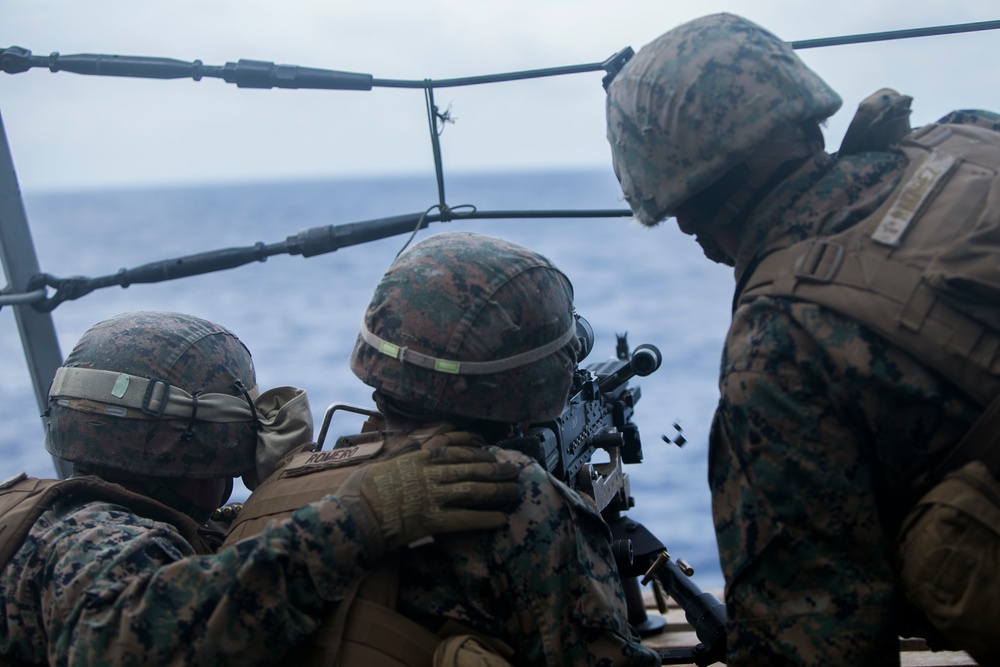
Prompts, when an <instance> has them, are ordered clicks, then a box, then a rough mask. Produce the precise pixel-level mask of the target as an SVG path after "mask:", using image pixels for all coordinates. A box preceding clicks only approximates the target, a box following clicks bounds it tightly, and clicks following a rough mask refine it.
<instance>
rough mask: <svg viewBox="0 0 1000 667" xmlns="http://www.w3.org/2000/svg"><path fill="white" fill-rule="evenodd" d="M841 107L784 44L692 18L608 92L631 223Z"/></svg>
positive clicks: (750, 30) (655, 216) (725, 20)
mask: <svg viewBox="0 0 1000 667" xmlns="http://www.w3.org/2000/svg"><path fill="white" fill-rule="evenodd" d="M840 104H841V100H840V97H839V96H838V95H837V93H836V92H834V91H833V89H831V88H830V87H829V86H828V85H827V84H826V83H825V82H824V81H823V80H822V79H820V78H819V76H817V75H816V74H815V73H814V72H813V71H812V70H810V69H809V68H808V67H806V65H805V64H804V63H803V62H802V61H801V60H800V59H799V57H798V56H797V55H796V54H795V52H794V51H793V50H792V47H791V45H790V44H788V43H786V42H784V41H782V40H780V39H778V38H777V37H775V36H774V35H773V34H771V33H770V32H768V31H766V30H764V29H763V28H761V27H760V26H758V25H756V24H755V23H752V22H751V21H748V20H746V19H744V18H741V17H739V16H735V15H733V14H713V15H710V16H705V17H702V18H699V19H695V20H693V21H690V22H688V23H685V24H683V25H681V26H679V27H677V28H674V29H673V30H670V31H668V32H666V33H665V34H663V35H661V36H660V37H659V38H657V39H656V40H654V41H653V42H651V43H650V44H647V45H646V46H644V47H643V48H642V49H640V50H639V52H638V53H637V54H636V55H635V56H634V57H632V58H631V60H629V62H628V63H626V65H625V66H624V67H623V68H622V70H621V71H620V72H619V73H618V74H617V75H616V76H615V78H614V80H613V81H612V82H611V83H610V84H609V85H608V97H607V134H608V141H609V142H610V144H611V154H612V160H613V163H614V168H615V173H616V174H617V176H618V180H619V181H620V183H621V186H622V190H623V191H624V194H625V198H626V199H627V200H628V202H629V205H630V206H631V208H632V211H633V212H634V214H635V216H636V218H637V219H638V220H639V221H640V222H641V223H642V224H644V225H647V226H653V225H656V224H658V223H659V222H661V221H662V220H664V219H666V218H668V217H671V216H674V215H676V213H677V209H678V207H679V206H681V205H682V204H683V203H684V202H686V201H687V200H689V199H690V198H691V197H692V196H694V195H697V194H698V193H701V192H702V191H704V190H705V189H706V188H708V187H709V186H711V185H713V184H714V183H716V182H717V181H719V180H720V179H721V178H722V177H723V176H724V175H726V174H727V172H730V170H731V169H733V168H734V167H736V166H737V165H739V164H740V163H742V162H744V161H746V160H747V159H748V158H750V157H751V156H753V155H754V153H755V152H756V151H758V150H759V149H760V148H761V146H762V145H764V144H766V143H768V142H769V141H772V140H773V139H774V138H775V137H781V136H783V135H784V134H785V133H787V132H789V130H790V129H794V128H797V127H799V126H801V125H802V124H803V123H812V125H813V128H812V129H813V130H815V131H816V132H817V134H818V129H817V124H818V123H819V122H821V121H823V120H825V119H826V118H828V117H829V116H831V115H832V114H833V113H834V112H835V111H836V110H837V109H838V108H839V107H840ZM819 139H820V142H821V141H822V135H819ZM812 143H815V142H812ZM821 147H822V144H821V143H820V144H819V148H821ZM813 150H814V151H815V149H813ZM755 171H759V169H757V170H755ZM684 231H686V232H688V233H692V231H693V230H689V229H685V230H684Z"/></svg>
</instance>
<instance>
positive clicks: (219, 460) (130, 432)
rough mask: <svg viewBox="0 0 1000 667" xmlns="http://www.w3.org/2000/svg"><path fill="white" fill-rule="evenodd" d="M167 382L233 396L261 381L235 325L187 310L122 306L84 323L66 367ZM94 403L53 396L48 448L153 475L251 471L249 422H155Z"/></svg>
mask: <svg viewBox="0 0 1000 667" xmlns="http://www.w3.org/2000/svg"><path fill="white" fill-rule="evenodd" d="M63 365H64V366H68V367H79V368H94V369H99V370H107V371H118V372H120V373H128V374H130V375H136V376H139V377H144V378H157V379H160V380H165V381H166V382H169V383H170V384H171V385H174V386H176V387H179V388H180V389H183V390H184V391H186V392H188V393H189V394H194V393H195V392H199V391H200V392H204V393H220V394H230V395H234V396H239V395H240V392H239V391H238V390H237V389H236V387H235V386H234V381H236V380H239V381H240V382H241V383H242V384H243V386H245V387H246V389H247V390H251V389H255V387H256V385H257V381H256V376H255V373H254V367H253V360H252V358H251V356H250V352H249V351H248V350H247V348H246V347H245V346H244V345H243V343H242V342H240V340H239V338H237V337H236V335H235V334H233V333H232V332H231V331H229V330H228V329H226V328H225V327H222V326H220V325H218V324H215V323H213V322H209V321H207V320H203V319H201V318H198V317H194V316H191V315H184V314H181V313H167V312H136V313H124V314H122V315H118V316H116V317H113V318H111V319H108V320H105V321H103V322H99V323H98V324H96V325H94V326H93V327H91V328H90V329H88V330H87V331H86V332H85V333H84V334H83V336H82V337H81V338H80V341H79V342H78V343H77V344H76V346H75V347H74V348H73V350H72V351H71V352H70V353H69V356H67V357H66V361H65V362H64V364H63ZM101 405H102V404H100V403H99V402H95V401H85V400H83V399H64V400H63V401H60V400H58V397H50V401H49V412H48V416H47V418H46V437H45V449H46V450H47V451H48V452H49V453H50V454H53V455H54V456H57V457H59V458H61V459H64V460H66V461H70V462H73V463H77V464H85V465H86V464H90V465H96V466H101V467H105V468H109V469H114V470H116V471H120V472H124V473H128V474H134V475H148V476H155V477H188V478H191V477H201V478H221V477H238V476H240V475H242V474H243V473H245V472H247V471H249V470H252V469H253V467H254V454H255V452H256V446H257V434H256V431H255V429H254V424H253V422H252V421H247V422H231V423H209V422H204V421H195V422H194V424H193V425H192V426H191V429H190V437H189V438H187V436H186V435H185V431H187V430H188V427H189V420H188V419H156V418H152V417H150V416H148V415H146V414H143V413H142V412H140V411H139V410H133V409H129V410H128V414H127V415H126V416H124V417H120V416H113V415H110V414H107V413H106V412H105V411H104V410H103V409H102V408H101Z"/></svg>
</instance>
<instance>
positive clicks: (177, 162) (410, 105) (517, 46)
mask: <svg viewBox="0 0 1000 667" xmlns="http://www.w3.org/2000/svg"><path fill="white" fill-rule="evenodd" d="M717 11H729V12H733V13H737V14H742V15H743V16H746V17H747V18H750V19H752V20H754V21H756V22H758V23H760V24H761V25H763V26H765V27H766V28H768V29H770V30H772V31H773V32H775V33H776V34H777V35H778V36H780V37H782V38H783V39H786V40H789V41H794V40H803V39H812V38H819V37H831V36H839V35H845V34H856V33H864V32H872V31H882V30H896V29H905V28H918V27H926V26H934V25H943V24H953V23H966V22H973V21H986V20H994V19H998V18H1000V7H998V5H997V3H996V0H951V1H950V2H934V3H931V2H926V1H921V0H918V1H917V2H913V0H877V1H874V2H873V1H868V2H856V1H854V0H842V1H841V2H832V1H830V0H822V1H816V0H729V1H721V0H700V1H699V2H680V1H679V0H615V1H614V2H608V1H607V0H601V1H599V2H598V1H597V0H503V1H501V0H492V1H489V0H417V1H414V0H363V1H361V0H354V1H352V2H343V1H338V0H281V1H280V2H279V1H278V0H268V1H263V0H171V1H170V2H151V1H148V0H86V2H81V1H80V0H0V47H7V46H12V45H17V46H21V47H25V48H28V49H30V50H32V51H33V52H34V53H35V54H40V55H44V54H48V53H50V52H53V51H58V52H60V53H63V54H74V53H106V54H119V55H145V56H158V57H170V58H177V59H181V60H185V61H192V60H195V59H200V60H202V61H203V62H204V63H205V64H206V65H223V64H225V63H226V62H230V61H236V60H239V59H240V58H246V59H256V60H267V61H274V62H277V63H285V64H295V65H301V66H309V67H320V68H327V69H338V70H346V71H354V72H362V73H368V74H372V75H373V76H375V77H376V78H383V79H424V78H431V79H444V78H452V77H463V76H471V75H477V74H488V73H498V72H506V71H513V70H522V69H535V68H544V67H555V66H562V65H574V64H580V63H592V62H600V61H603V60H604V59H605V58H607V57H608V56H610V55H612V54H613V53H615V52H617V51H619V50H620V49H622V48H623V47H625V46H632V47H633V48H635V49H636V50H638V49H639V47H641V46H642V45H644V44H646V43H647V42H649V41H651V40H652V39H654V38H655V37H656V36H658V35H659V34H660V33H662V32H664V31H666V30H668V29H669V28H671V27H673V26H675V25H677V24H679V23H682V22H684V21H687V20H689V19H692V18H695V17H696V16H699V15H702V14H707V13H713V12H717ZM998 52H1000V31H988V32H981V33H973V34H965V35H955V36H942V37H930V38H920V39H911V40H905V41H899V42H890V43H878V44H867V45H857V46H839V47H830V48H823V49H813V50H809V51H801V52H800V55H801V56H802V57H803V59H804V60H805V61H806V62H807V63H808V64H809V65H810V66H811V67H812V68H813V69H815V70H816V71H817V72H819V74H820V75H821V76H823V77H824V78H825V79H826V80H827V81H828V82H829V83H830V84H831V85H832V86H833V87H834V88H835V89H837V90H838V91H839V92H840V94H841V95H842V97H843V98H844V108H843V109H842V110H841V111H840V112H839V113H838V114H837V115H836V116H834V118H833V119H831V121H830V124H829V126H828V128H827V141H828V144H830V147H831V148H836V145H837V144H839V142H840V139H841V138H842V136H843V133H844V130H845V129H846V126H847V122H848V120H849V119H850V116H851V114H852V113H853V111H854V109H855V107H856V106H857V103H858V102H859V101H860V100H861V99H862V98H863V97H865V96H866V95H867V94H869V93H871V92H874V91H875V90H876V89H878V88H880V87H882V86H890V87H894V88H896V89H898V90H900V91H901V92H903V93H906V94H909V95H912V96H913V97H914V98H915V101H914V104H913V108H914V114H913V120H914V124H919V123H923V122H928V121H931V120H934V119H936V118H937V117H939V116H940V115H942V114H943V113H945V112H947V111H949V110H951V109H954V108H963V107H979V108H988V109H993V110H1000V68H998V67H997V65H996V61H997V59H996V54H997V53H998ZM603 98H604V93H603V90H602V88H601V74H599V73H591V74H576V75H570V76H565V77H559V78H555V79H543V80H537V81H530V82H514V83H502V84H495V85H489V86H475V87H471V88H451V89H442V90H438V91H437V93H436V101H437V102H438V104H439V106H441V107H442V108H445V107H448V106H449V105H450V107H451V113H452V115H453V116H454V117H455V119H456V123H455V124H454V125H450V126H448V127H447V129H446V131H445V134H444V136H443V138H442V142H443V155H444V160H445V168H446V170H449V171H452V172H456V171H461V170H477V171H486V170H497V169H501V170H511V169H535V168H547V167H560V168H562V167H598V168H610V167H609V166H608V165H609V152H608V147H607V142H606V140H605V137H604V103H603V102H604V99H603ZM423 104H424V102H423V95H422V93H421V91H419V90H386V89H381V90H376V91H373V92H352V91H288V90H270V91H259V90H241V89H239V88H237V87H236V86H234V85H231V84H227V83H224V82H222V81H221V80H219V79H205V80H202V81H200V82H195V81H192V80H190V79H179V80H172V81H150V80H138V79H123V78H109V77H93V76H81V75H77V74H70V73H65V72H63V73H57V74H53V73H50V72H49V71H48V70H46V69H41V68H39V69H33V70H31V71H29V72H27V73H23V74H17V75H9V74H3V73H0V114H2V117H3V121H4V125H5V127H6V132H7V136H8V139H9V141H10V144H11V149H12V152H13V155H14V160H15V165H16V168H17V172H18V176H19V179H20V183H21V186H22V189H24V190H25V191H40V190H49V189H66V188H82V187H105V186H112V187H119V186H133V185H146V184H160V183H164V184H174V183H191V182H232V181H246V180H258V181H259V180H275V179H295V178H303V177H305V178H326V177H330V176H342V175H368V174H390V173H391V174H397V173H414V172H417V173H419V172H426V171H428V170H430V169H431V165H432V155H431V151H430V144H429V139H428V137H427V121H426V116H425V112H424V106H423Z"/></svg>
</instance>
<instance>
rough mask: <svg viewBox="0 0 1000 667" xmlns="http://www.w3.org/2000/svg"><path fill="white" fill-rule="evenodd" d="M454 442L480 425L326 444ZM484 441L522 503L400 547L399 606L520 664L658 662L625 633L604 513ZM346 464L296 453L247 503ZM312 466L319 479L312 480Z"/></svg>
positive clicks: (387, 450) (262, 501) (386, 454)
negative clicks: (456, 626) (489, 520)
mask: <svg viewBox="0 0 1000 667" xmlns="http://www.w3.org/2000/svg"><path fill="white" fill-rule="evenodd" d="M428 434H436V435H434V437H432V438H428V437H427V435H428ZM450 442H463V443H469V444H472V443H473V442H479V443H482V446H485V443H484V441H483V440H482V439H481V438H479V437H478V436H476V435H475V434H472V435H471V439H470V434H468V433H464V432H460V433H456V432H453V430H452V427H451V426H450V425H448V424H445V423H429V424H421V425H420V430H419V432H418V431H401V430H392V431H380V432H371V433H365V434H362V435H358V436H347V437H342V438H340V439H339V440H338V442H337V445H336V446H335V448H334V449H333V450H331V451H332V452H337V451H341V452H348V453H349V452H351V450H352V448H361V449H365V448H372V449H374V451H377V452H378V453H377V455H376V456H375V458H360V459H358V458H355V459H354V460H353V461H352V462H351V463H352V464H353V467H357V466H358V465H359V464H360V465H361V466H364V465H367V464H370V463H371V462H373V461H378V460H385V459H387V458H390V457H392V456H395V455H397V454H399V453H400V452H402V451H408V450H411V449H413V448H415V447H418V446H420V447H422V448H424V449H433V448H435V447H440V446H449V445H448V444H446V443H450ZM376 445H381V448H380V449H379V448H377V447H376ZM488 450H489V451H491V452H493V453H494V454H495V456H496V458H497V461H499V462H509V463H511V464H513V465H515V466H517V468H518V469H519V470H520V475H519V477H518V484H519V486H520V497H521V502H520V505H518V506H517V508H516V509H515V510H514V511H511V512H508V513H507V517H506V521H505V523H504V524H503V525H502V526H501V527H500V528H497V529H495V530H482V531H466V532H463V533H455V534H447V535H438V536H436V537H435V539H434V541H433V542H432V543H430V544H425V545H422V546H420V547H417V548H413V549H409V550H404V551H401V552H400V554H401V556H400V558H399V561H400V566H399V585H398V601H397V605H396V611H398V612H399V613H401V614H403V615H404V616H406V617H408V618H409V619H412V620H413V621H416V622H418V623H419V624H421V625H423V626H424V627H425V628H427V629H428V630H430V631H431V632H437V631H438V630H439V629H440V628H441V626H442V625H443V624H444V623H445V622H446V621H448V620H454V621H458V622H460V623H462V624H464V625H466V626H471V628H472V629H474V630H476V631H478V632H480V633H484V634H486V635H489V636H491V637H495V638H498V639H501V640H502V641H503V642H505V643H506V644H507V645H508V646H510V647H511V648H513V649H514V655H513V657H511V658H509V659H510V662H511V663H513V664H515V665H524V666H527V665H553V666H554V665H606V666H611V665H655V664H659V660H658V659H657V657H656V656H655V655H654V654H653V653H652V652H651V651H649V650H648V649H646V648H644V647H642V646H641V645H640V644H639V642H638V639H637V638H633V637H632V634H631V630H630V628H629V625H628V614H627V610H626V606H625V599H624V594H623V592H622V584H621V581H620V579H619V576H618V570H617V567H616V565H615V561H614V557H613V556H612V554H611V546H610V534H609V531H608V528H607V525H606V524H605V523H604V521H603V519H601V517H600V515H598V514H597V513H596V512H594V510H592V509H591V507H590V506H589V505H588V504H586V503H585V502H584V501H583V500H582V499H581V498H580V497H579V496H578V495H577V494H576V493H575V492H573V491H572V490H570V489H569V488H567V487H566V486H564V485H563V484H562V483H560V482H559V481H557V480H556V479H555V478H553V477H552V476H551V475H549V474H548V473H547V472H546V471H545V469H544V468H542V467H541V466H540V465H539V464H538V463H536V462H535V461H534V460H533V459H530V458H528V457H526V456H525V455H523V454H521V453H519V452H515V451H512V450H504V449H500V448H497V447H488ZM341 461H350V458H349V457H345V458H342V459H341ZM290 465H291V464H290ZM343 470H344V467H343V466H338V467H336V468H331V467H330V466H329V465H322V464H319V463H317V464H315V465H313V466H309V465H306V464H295V470H294V471H293V474H292V473H290V474H289V475H288V476H284V477H271V478H270V479H269V480H268V482H267V483H266V484H265V485H262V486H261V487H260V489H258V490H257V491H255V492H254V494H252V495H251V497H250V499H249V500H248V502H247V505H246V507H245V509H250V508H251V507H252V506H254V504H255V503H258V504H257V505H256V507H259V508H260V509H261V511H262V512H264V513H265V515H268V516H270V514H271V512H272V511H274V507H277V506H278V505H280V503H281V501H280V500H276V501H275V502H274V503H273V504H271V505H269V504H268V503H269V500H268V498H267V496H265V495H263V494H265V493H267V494H270V496H271V498H272V499H280V498H282V497H284V496H291V497H295V498H298V497H299V496H300V495H301V494H302V493H303V492H304V491H306V490H309V489H315V488H329V484H330V483H335V482H333V481H332V480H335V479H341V480H342V479H344V477H345V473H344V472H343ZM314 476H315V477H316V480H310V479H309V478H310V477H314ZM320 480H322V481H323V482H327V481H328V480H329V483H320ZM334 493H337V491H336V490H334ZM265 507H266V508H268V509H267V510H266V511H265V510H264V508H265ZM242 518H243V517H242V516H241V519H242ZM249 520H250V521H255V522H256V521H257V520H256V519H253V518H251V519H249ZM256 525H261V524H260V522H257V523H256ZM376 588H378V586H376ZM350 613H351V612H348V614H350ZM324 627H325V626H324ZM373 637H378V635H377V634H374V633H373Z"/></svg>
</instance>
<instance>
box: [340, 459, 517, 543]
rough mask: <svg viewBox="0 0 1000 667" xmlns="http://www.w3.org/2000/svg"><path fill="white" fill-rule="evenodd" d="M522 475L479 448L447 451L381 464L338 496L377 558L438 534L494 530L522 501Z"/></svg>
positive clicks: (356, 476) (369, 467)
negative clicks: (507, 511) (520, 482)
mask: <svg viewBox="0 0 1000 667" xmlns="http://www.w3.org/2000/svg"><path fill="white" fill-rule="evenodd" d="M518 472H519V469H518V467H517V466H516V465H514V464H513V463H498V462H497V460H496V457H494V456H493V454H491V453H490V452H488V451H485V450H483V449H478V448H475V447H456V446H452V447H442V448H438V449H432V450H421V451H417V452H413V453H408V454H403V455H400V456H397V457H395V458H392V459H387V460H383V461H377V462H375V463H372V464H370V465H367V466H365V467H363V468H361V469H360V470H358V471H357V472H355V473H354V474H352V475H351V476H350V477H349V478H348V479H347V481H346V482H345V483H344V485H343V486H342V487H341V488H340V492H339V493H338V494H337V495H338V497H339V498H340V500H341V502H342V503H343V504H344V505H345V506H346V507H347V509H348V511H349V512H350V513H351V517H352V518H353V519H354V522H355V523H356V524H357V525H358V527H359V529H360V530H361V533H362V539H363V540H364V543H365V547H366V549H367V550H368V551H369V553H370V554H372V555H373V557H378V556H381V554H382V553H384V552H386V551H392V550H395V549H398V548H400V547H402V546H404V545H410V544H413V543H414V542H418V541H421V540H423V539H424V538H427V537H429V536H431V535H435V534H438V533H454V532H459V531H463V530H489V529H493V528H499V527H500V526H502V525H503V524H504V521H505V519H506V515H505V514H504V512H503V511H502V510H512V509H513V508H514V506H515V505H516V503H517V501H518V500H519V499H520V488H519V486H518V484H517V476H518Z"/></svg>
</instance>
